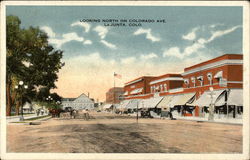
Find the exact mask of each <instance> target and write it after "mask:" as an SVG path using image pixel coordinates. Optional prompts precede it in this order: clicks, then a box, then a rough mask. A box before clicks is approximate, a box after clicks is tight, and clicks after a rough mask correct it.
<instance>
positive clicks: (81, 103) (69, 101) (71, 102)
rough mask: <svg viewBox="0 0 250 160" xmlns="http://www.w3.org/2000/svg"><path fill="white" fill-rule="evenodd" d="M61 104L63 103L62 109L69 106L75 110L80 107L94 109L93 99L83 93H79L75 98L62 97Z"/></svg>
mask: <svg viewBox="0 0 250 160" xmlns="http://www.w3.org/2000/svg"><path fill="white" fill-rule="evenodd" d="M62 105H63V109H65V108H66V107H71V108H73V109H75V110H81V109H88V110H92V109H94V101H93V99H91V98H89V97H88V96H86V95H85V94H84V93H83V94H81V95H80V96H79V97H77V98H63V99H62Z"/></svg>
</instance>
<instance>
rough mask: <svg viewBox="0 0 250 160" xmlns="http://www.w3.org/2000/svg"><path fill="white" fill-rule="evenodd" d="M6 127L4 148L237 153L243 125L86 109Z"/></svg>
mask: <svg viewBox="0 0 250 160" xmlns="http://www.w3.org/2000/svg"><path fill="white" fill-rule="evenodd" d="M91 117H92V118H91V119H90V120H88V121H86V120H81V119H58V118H54V119H50V120H48V121H44V122H42V124H41V125H17V124H9V125H8V126H7V152H70V153H241V152H242V126H241V125H228V124H217V123H207V122H196V121H184V120H167V119H165V120H163V119H139V123H138V124H137V123H136V119H135V117H129V116H120V115H113V114H110V113H96V112H95V113H91Z"/></svg>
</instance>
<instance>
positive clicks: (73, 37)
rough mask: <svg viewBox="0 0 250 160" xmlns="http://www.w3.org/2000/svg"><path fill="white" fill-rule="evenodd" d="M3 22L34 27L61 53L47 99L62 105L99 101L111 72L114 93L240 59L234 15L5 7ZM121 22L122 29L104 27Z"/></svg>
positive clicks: (232, 11)
mask: <svg viewBox="0 0 250 160" xmlns="http://www.w3.org/2000/svg"><path fill="white" fill-rule="evenodd" d="M6 15H16V16H18V17H19V18H20V20H21V27H22V28H28V27H29V26H34V27H39V28H40V29H41V30H43V31H44V32H46V33H47V34H48V37H49V39H48V42H49V43H50V44H51V45H53V46H54V48H55V49H60V50H63V51H64V52H63V58H62V62H65V66H64V67H63V68H62V69H61V70H60V72H59V74H58V76H59V78H58V81H57V82H56V85H57V89H54V90H53V91H52V92H57V93H58V94H59V95H61V96H62V97H67V98H73V97H77V96H79V95H80V94H81V93H85V94H87V93H88V92H89V94H90V97H91V98H94V99H95V100H97V99H98V100H99V101H105V93H106V92H107V91H108V89H109V88H111V87H113V86H114V76H113V75H114V72H115V73H117V74H119V75H121V76H122V78H121V79H118V78H115V86H116V87H118V86H119V87H123V86H124V83H125V82H128V81H131V80H133V79H135V78H138V77H140V76H159V75H162V74H167V73H182V72H183V71H184V68H186V67H189V66H192V65H194V64H197V63H200V62H202V61H206V60H209V59H212V58H215V57H218V56H221V55H223V54H229V53H235V54H242V7H223V6H222V7H215V6H203V7H202V6H196V7H193V6H189V7H187V6H154V7H153V6H7V8H6ZM122 19H123V20H127V22H124V23H123V24H124V25H125V26H107V25H111V24H112V21H115V20H118V22H115V23H116V24H117V23H119V24H120V20H122ZM130 20H131V21H139V20H147V22H141V23H139V22H129V21H130ZM157 20H159V22H157ZM99 21H100V22H99ZM103 21H105V22H103ZM107 21H109V22H107ZM152 21H154V22H152ZM163 21H164V22H163ZM130 23H131V24H134V26H130Z"/></svg>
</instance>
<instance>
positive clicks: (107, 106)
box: [103, 104, 112, 109]
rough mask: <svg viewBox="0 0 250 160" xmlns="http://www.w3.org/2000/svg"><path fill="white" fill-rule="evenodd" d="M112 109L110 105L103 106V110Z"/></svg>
mask: <svg viewBox="0 0 250 160" xmlns="http://www.w3.org/2000/svg"><path fill="white" fill-rule="evenodd" d="M111 107H112V104H105V105H104V106H103V109H109V108H111Z"/></svg>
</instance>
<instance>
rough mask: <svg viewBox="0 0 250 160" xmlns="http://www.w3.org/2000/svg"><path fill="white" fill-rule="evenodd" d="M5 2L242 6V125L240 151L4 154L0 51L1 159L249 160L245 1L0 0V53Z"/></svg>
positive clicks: (26, 3) (3, 40)
mask: <svg viewBox="0 0 250 160" xmlns="http://www.w3.org/2000/svg"><path fill="white" fill-rule="evenodd" d="M6 5H44V6H49V5H55V6H57V5H60V6H61V5H66V6H67V5H69V6H78V5H85V6H90V5H98V6H117V5H119V6H134V5H138V6H243V19H244V21H243V53H244V65H243V67H244V81H243V83H244V106H245V107H244V113H245V114H244V117H243V120H244V125H243V154H118V153H116V154H104V153H98V154H90V153H87V154H83V153H81V154H75V153H67V154H63V153H53V154H51V153H6V147H5V146H6V134H5V133H6V120H5V118H2V117H4V115H5V113H6V112H5V106H6V100H5V96H6V95H5V76H6V75H5V70H6V62H5V58H6V55H5V54H1V77H0V78H1V158H2V159H166V158H167V159H204V160H205V159H228V160H230V159H249V116H248V115H249V4H248V2H243V1H232V2H230V1H212V2H209V1H203V2H200V1H170V2H163V1H157V2H151V1H120V2H117V1H106V2H105V1H89V2H86V1H85V2H82V1H80V2H79V1H72V2H69V1H64V2H62V1H48V2H42V1H35V2H32V1H11V2H9V1H8V2H7V1H5V2H1V39H0V40H1V52H0V53H6V48H5V47H4V46H5V44H6V42H5V41H6V39H5V34H4V33H5V32H4V31H5V7H6Z"/></svg>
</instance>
